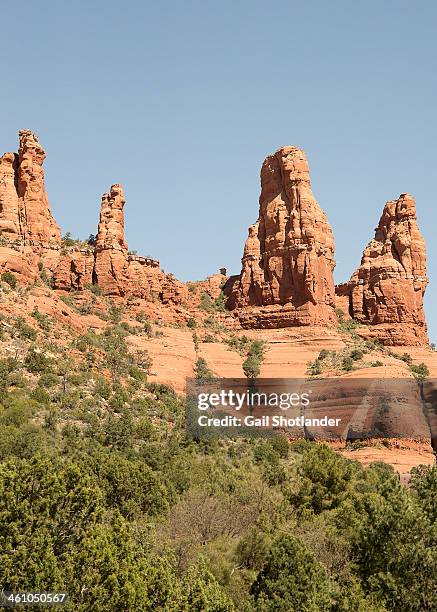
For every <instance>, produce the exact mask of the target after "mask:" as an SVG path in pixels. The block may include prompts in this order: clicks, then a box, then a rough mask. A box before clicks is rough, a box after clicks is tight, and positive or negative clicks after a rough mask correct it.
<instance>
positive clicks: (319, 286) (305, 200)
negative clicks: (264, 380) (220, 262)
mask: <svg viewBox="0 0 437 612" xmlns="http://www.w3.org/2000/svg"><path fill="white" fill-rule="evenodd" d="M334 267H335V261H334V237H333V234H332V231H331V227H330V225H329V223H328V220H327V218H326V215H325V213H324V212H323V210H322V209H321V208H320V206H319V205H318V203H317V202H316V200H315V198H314V196H313V193H312V191H311V185H310V177H309V168H308V162H307V159H306V156H305V153H304V152H303V151H301V150H300V149H297V148H296V147H283V148H281V149H279V150H278V151H276V153H274V154H273V155H270V156H269V157H267V159H266V160H265V162H264V164H263V166H262V169H261V196H260V209H259V217H258V220H257V222H256V223H255V224H254V225H252V226H251V227H250V228H249V236H248V238H247V241H246V244H245V247H244V254H243V259H242V270H241V274H240V276H239V277H237V278H236V279H235V278H234V279H233V280H232V279H230V281H229V282H228V283H227V286H226V289H225V290H226V292H227V294H228V295H229V299H228V307H229V308H230V309H231V310H233V309H236V315H237V316H238V318H239V319H240V322H241V324H242V325H243V327H288V326H294V325H296V326H297V325H324V324H330V323H333V322H334V320H335V317H334V308H333V306H334V297H335V292H334V280H333V275H332V271H333V269H334Z"/></svg>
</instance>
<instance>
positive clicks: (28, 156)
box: [0, 130, 188, 304]
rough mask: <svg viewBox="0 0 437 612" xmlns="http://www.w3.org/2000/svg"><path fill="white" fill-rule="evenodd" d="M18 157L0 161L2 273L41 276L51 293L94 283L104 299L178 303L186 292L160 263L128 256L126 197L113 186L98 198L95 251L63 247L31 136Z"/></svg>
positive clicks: (26, 279)
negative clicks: (97, 225)
mask: <svg viewBox="0 0 437 612" xmlns="http://www.w3.org/2000/svg"><path fill="white" fill-rule="evenodd" d="M19 135H20V147H19V151H18V154H17V153H6V154H5V155H3V157H1V158H0V273H2V272H3V271H5V270H9V271H11V272H13V273H14V274H15V275H16V276H17V279H18V281H19V282H20V283H22V284H26V283H30V282H34V281H36V280H38V279H39V277H40V275H41V272H42V270H44V274H45V275H46V276H47V277H48V278H51V284H52V286H53V287H54V288H55V289H63V290H67V291H68V290H70V289H84V288H85V287H86V286H87V285H89V284H91V283H97V284H98V285H99V286H100V287H101V289H102V291H103V293H104V294H105V295H114V296H136V297H141V298H145V299H159V300H160V301H162V302H163V303H169V302H171V303H176V304H178V303H181V302H182V301H184V300H185V299H186V298H187V295H188V292H187V289H186V287H185V285H183V283H180V282H179V281H177V280H176V279H175V278H174V277H173V276H172V275H171V274H168V275H166V274H164V272H163V271H162V270H161V268H160V266H159V262H158V261H156V260H153V259H151V258H148V257H138V256H134V255H131V254H129V252H128V246H127V242H126V240H125V237H124V212H123V208H124V205H125V197H124V194H123V189H122V187H121V185H118V184H115V185H112V187H111V190H110V192H109V193H108V194H105V195H104V196H103V198H102V206H101V211H100V221H99V227H98V232H97V237H96V242H95V245H89V246H85V247H82V246H76V245H75V246H68V247H66V246H65V245H64V244H61V235H60V230H59V227H58V225H57V224H56V222H55V220H54V218H53V215H52V213H51V209H50V204H49V200H48V196H47V193H46V189H45V182H44V170H43V167H42V166H43V162H44V159H45V152H44V149H43V148H42V147H41V145H40V144H39V142H38V138H37V137H36V135H35V134H33V133H32V132H31V131H29V130H23V131H21V132H20V133H19Z"/></svg>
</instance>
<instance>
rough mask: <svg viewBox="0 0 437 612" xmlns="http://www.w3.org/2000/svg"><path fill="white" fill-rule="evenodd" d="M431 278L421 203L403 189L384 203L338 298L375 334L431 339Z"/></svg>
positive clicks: (415, 341) (395, 340) (409, 341)
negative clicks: (427, 304)
mask: <svg viewBox="0 0 437 612" xmlns="http://www.w3.org/2000/svg"><path fill="white" fill-rule="evenodd" d="M427 284H428V278H427V275H426V247H425V241H424V239H423V236H422V234H421V233H420V230H419V227H418V224H417V217H416V204H415V201H414V198H413V197H412V196H411V195H409V194H406V193H404V194H402V195H401V196H400V197H399V198H398V199H397V200H392V201H390V202H387V204H386V205H385V208H384V211H383V213H382V216H381V219H380V221H379V224H378V227H377V228H376V230H375V238H374V239H373V240H371V241H370V242H369V244H368V245H367V247H366V248H365V249H364V253H363V257H362V259H361V265H360V267H359V268H358V270H357V271H356V272H355V273H354V274H353V275H352V277H351V279H350V281H349V282H348V283H344V284H342V285H340V286H339V287H338V288H337V295H338V299H339V302H338V303H339V305H340V306H343V307H344V306H346V305H347V307H348V314H349V315H350V316H351V317H352V318H354V319H356V320H357V321H359V322H360V323H363V324H367V325H369V326H371V327H370V328H369V332H370V335H371V336H373V337H377V338H378V339H380V340H381V341H382V342H384V343H385V344H397V345H422V344H427V343H428V336H427V326H426V320H425V313H424V310H423V296H424V293H425V289H426V286H427Z"/></svg>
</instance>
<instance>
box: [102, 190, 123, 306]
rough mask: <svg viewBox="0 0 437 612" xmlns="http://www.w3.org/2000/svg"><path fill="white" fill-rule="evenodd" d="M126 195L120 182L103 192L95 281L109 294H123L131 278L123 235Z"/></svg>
mask: <svg viewBox="0 0 437 612" xmlns="http://www.w3.org/2000/svg"><path fill="white" fill-rule="evenodd" d="M125 203H126V199H125V197H124V193H123V188H122V186H121V185H119V184H118V183H117V184H115V185H112V186H111V189H110V191H109V193H105V194H103V197H102V204H101V208H100V221H99V227H98V231H97V236H96V248H95V266H94V282H95V283H97V284H98V285H99V286H100V287H101V288H102V289H103V290H104V292H105V293H107V294H109V295H124V294H125V291H126V284H127V282H128V265H129V258H128V246H127V242H126V241H125V238H124V210H123V209H124V205H125Z"/></svg>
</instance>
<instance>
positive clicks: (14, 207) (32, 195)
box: [0, 130, 61, 250]
mask: <svg viewBox="0 0 437 612" xmlns="http://www.w3.org/2000/svg"><path fill="white" fill-rule="evenodd" d="M19 138H20V147H19V150H18V154H16V153H5V155H3V157H1V158H0V230H1V232H2V234H3V235H4V237H5V238H7V239H10V240H20V241H24V242H25V243H26V244H32V245H33V246H35V247H36V248H37V250H40V249H41V248H48V247H50V246H52V245H55V246H56V245H58V244H59V243H60V241H61V233H60V230H59V227H58V225H57V223H56V221H55V220H54V218H53V215H52V211H51V208H50V203H49V199H48V196H47V192H46V188H45V181H44V170H43V163H44V159H45V152H44V149H43V148H42V147H41V145H40V144H39V142H38V138H37V136H36V135H35V134H33V133H32V132H31V131H30V130H22V131H21V132H20V133H19Z"/></svg>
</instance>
